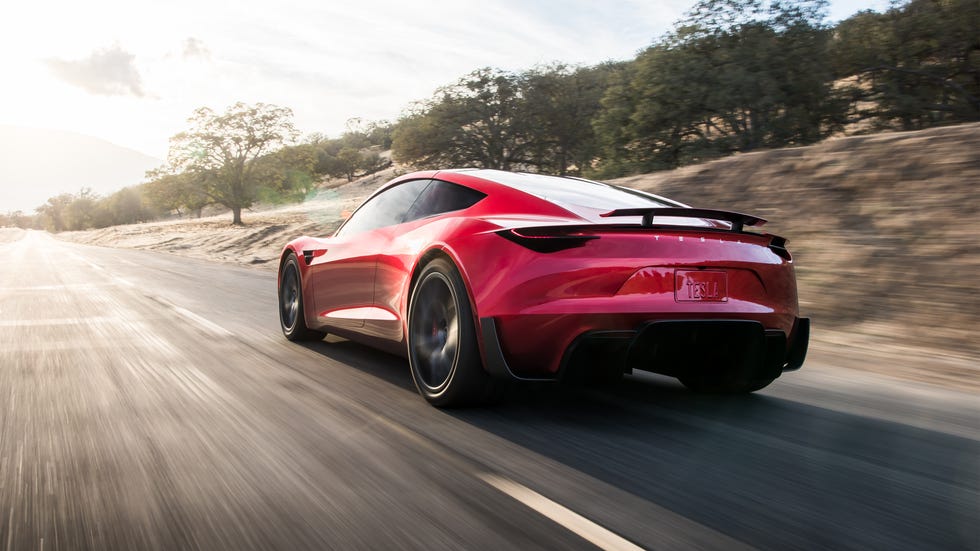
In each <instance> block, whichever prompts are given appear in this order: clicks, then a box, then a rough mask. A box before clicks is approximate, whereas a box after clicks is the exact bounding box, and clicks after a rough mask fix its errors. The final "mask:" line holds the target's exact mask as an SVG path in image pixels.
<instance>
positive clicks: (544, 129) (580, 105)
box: [514, 63, 620, 175]
mask: <svg viewBox="0 0 980 551" xmlns="http://www.w3.org/2000/svg"><path fill="white" fill-rule="evenodd" d="M619 67H620V65H618V64H612V63H607V64H602V65H597V66H594V67H581V68H571V67H568V66H566V65H563V64H554V65H551V66H546V67H539V68H536V69H532V70H530V71H526V72H524V73H522V74H521V85H522V87H523V92H522V96H523V100H522V109H523V111H524V114H523V115H521V116H520V118H519V121H514V123H515V124H521V125H523V126H524V127H525V130H524V132H525V133H526V135H527V139H528V155H527V162H528V163H530V164H533V165H535V166H536V167H538V168H539V169H541V170H544V171H547V172H554V173H558V174H561V175H564V174H566V173H567V172H569V171H571V172H574V173H580V172H581V171H582V169H583V168H587V167H588V166H589V165H590V164H591V162H592V160H593V158H594V157H595V155H596V153H597V143H596V136H595V130H594V129H593V127H592V120H593V119H594V118H595V117H596V115H597V114H598V112H599V109H600V104H599V101H600V99H601V98H602V95H603V93H604V92H605V90H606V86H607V85H608V80H609V77H610V75H611V74H612V73H613V72H615V71H617V70H618V69H619Z"/></svg>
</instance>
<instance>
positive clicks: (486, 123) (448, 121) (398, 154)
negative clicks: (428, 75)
mask: <svg viewBox="0 0 980 551" xmlns="http://www.w3.org/2000/svg"><path fill="white" fill-rule="evenodd" d="M521 101H522V91H521V84H520V79H519V77H518V76H517V75H514V74H511V73H507V72H504V71H500V70H498V69H491V68H483V69H479V70H476V71H473V72H472V73H470V74H469V75H466V76H465V77H463V78H461V79H460V80H459V81H458V82H456V83H455V84H453V85H451V86H446V87H444V88H441V89H439V90H438V91H437V93H436V96H435V97H434V98H433V99H431V100H430V101H428V102H425V103H422V104H419V105H417V106H416V109H415V110H413V111H412V112H410V113H408V114H406V115H405V116H404V117H402V119H401V120H400V121H399V122H398V125H397V126H396V128H395V130H394V132H393V134H392V146H391V147H392V155H393V156H394V157H395V158H396V159H397V160H400V161H403V162H406V163H410V164H412V165H415V166H418V167H422V168H436V167H445V166H478V167H481V168H495V169H501V170H508V169H510V168H511V167H512V166H514V165H523V164H526V162H527V157H526V156H525V154H526V149H527V143H528V140H527V132H526V130H527V126H526V125H525V124H524V123H525V122H526V121H523V120H521V118H520V114H521V113H522V111H521Z"/></svg>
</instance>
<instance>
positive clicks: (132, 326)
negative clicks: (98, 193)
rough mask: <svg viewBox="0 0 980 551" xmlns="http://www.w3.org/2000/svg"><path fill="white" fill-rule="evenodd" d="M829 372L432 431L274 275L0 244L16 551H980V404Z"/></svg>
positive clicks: (821, 364) (404, 396)
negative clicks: (301, 329)
mask: <svg viewBox="0 0 980 551" xmlns="http://www.w3.org/2000/svg"><path fill="white" fill-rule="evenodd" d="M978 402H980V401H978V400H977V399H976V396H972V395H968V394H965V393H957V392H955V391H946V390H941V389H930V388H927V387H925V386H921V385H919V386H916V385H910V384H905V383H901V382H897V381H896V380H892V379H886V378H883V377H877V376H871V375H864V374H859V373H857V372H854V371H849V370H843V369H839V368H836V367H835V366H834V365H829V364H828V363H827V362H826V361H823V360H821V358H820V357H814V358H811V360H810V362H809V363H808V364H807V365H806V366H805V367H804V369H803V370H802V371H800V372H799V373H796V374H793V375H788V376H786V377H784V378H783V379H780V380H779V381H777V382H776V383H775V384H773V385H772V386H771V387H769V388H768V389H766V390H764V391H762V392H760V393H758V394H756V395H753V396H748V397H734V398H725V397H705V396H697V395H693V394H689V393H687V392H685V391H684V390H683V389H682V388H681V387H680V386H679V385H678V384H676V383H675V382H673V381H672V380H668V379H665V378H659V377H656V376H647V375H643V376H633V377H628V378H627V379H626V380H625V381H623V382H622V383H621V384H618V385H616V386H614V387H611V388H607V389H601V390H597V389H585V388H578V389H576V388H561V387H559V388H556V387H552V386H545V387H537V388H521V389H518V390H516V391H514V392H512V393H511V395H510V396H509V397H508V398H507V399H506V400H505V401H504V402H503V403H502V404H500V405H498V406H496V407H493V408H487V409H476V410H465V411H440V410H437V409H434V408H432V407H430V406H428V405H427V404H426V403H425V402H424V401H423V400H422V399H421V398H420V397H419V396H418V395H417V394H416V392H415V390H414V388H413V387H412V384H411V380H410V377H409V374H408V367H407V364H406V363H405V361H403V360H401V359H399V358H396V357H393V356H388V355H385V354H382V353H379V352H375V351H373V350H371V349H368V348H365V347H362V346H360V345H356V344H353V343H350V342H346V341H340V342H323V343H316V344H314V345H310V346H299V345H296V344H292V343H288V342H287V341H286V340H285V339H283V338H282V336H281V334H280V333H279V330H278V321H277V319H276V298H275V275H274V274H273V273H271V272H270V271H268V270H259V269H247V268H238V267H232V266H228V265H220V264H211V263H208V262H203V261H195V260H189V259H186V258H181V257H178V256H173V255H166V254H160V253H152V252H146V251H133V250H115V249H106V248H96V247H87V246H82V245H76V244H70V243H65V242H60V241H57V240H55V239H53V238H51V237H50V236H48V235H47V234H42V233H31V234H28V236H27V237H26V238H24V239H22V240H20V241H17V242H14V243H10V244H6V245H0V550H20V549H45V550H48V549H197V548H200V549H328V548H334V549H396V548H406V549H408V548H411V549H467V548H478V549H539V548H543V549H594V548H596V547H603V548H609V549H628V548H631V546H632V545H637V546H640V547H644V548H652V549H673V548H699V549H726V550H727V549H737V548H740V547H756V548H762V549H813V548H855V549H856V548H862V549H867V548H875V549H940V548H941V549H956V548H962V549H980V527H978V525H980V403H978Z"/></svg>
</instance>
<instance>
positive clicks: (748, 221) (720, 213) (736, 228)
mask: <svg viewBox="0 0 980 551" xmlns="http://www.w3.org/2000/svg"><path fill="white" fill-rule="evenodd" d="M599 216H601V217H603V218H610V217H618V216H642V217H643V226H644V227H650V226H653V219H654V218H655V217H657V216H661V217H662V216H670V217H674V218H701V219H707V220H721V221H723V222H728V223H730V224H731V225H732V231H733V232H741V231H742V228H743V227H745V226H761V225H763V224H765V223H766V220H765V218H759V217H758V216H752V215H750V214H742V213H740V212H731V211H727V210H714V209H695V208H687V207H651V208H637V209H616V210H611V211H609V212H604V213H602V214H600V215H599Z"/></svg>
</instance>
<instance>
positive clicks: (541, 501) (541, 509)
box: [479, 474, 643, 551]
mask: <svg viewBox="0 0 980 551" xmlns="http://www.w3.org/2000/svg"><path fill="white" fill-rule="evenodd" d="M479 477H480V478H481V479H483V481H484V482H486V483H487V484H489V485H491V486H493V487H494V488H496V489H498V490H500V491H501V492H503V493H505V494H507V495H509V496H510V497H512V498H514V499H516V500H517V501H520V502H521V503H523V504H524V505H527V506H528V507H530V508H531V509H534V510H535V511H537V512H538V513H540V514H542V515H544V516H546V517H548V518H549V519H551V520H553V521H554V522H556V523H558V524H560V525H561V526H563V527H565V528H566V529H568V530H569V531H571V532H573V533H575V534H576V535H578V536H579V537H581V538H582V539H584V540H586V541H588V542H589V543H591V544H592V545H595V546H596V547H598V548H600V549H607V550H627V549H628V550H630V551H634V550H637V549H639V550H642V549H643V548H642V547H640V546H638V545H636V544H634V543H632V542H630V541H628V540H626V539H625V538H623V537H621V536H619V535H618V534H615V533H613V532H611V531H609V530H607V529H605V528H603V527H602V526H599V525H598V524H596V523H594V522H592V521H591V520H589V519H587V518H585V517H583V516H582V515H580V514H578V513H576V512H575V511H572V510H571V509H569V508H567V507H565V506H563V505H559V504H558V503H555V502H554V501H551V500H550V499H548V498H546V497H544V496H543V495H541V494H539V493H537V492H535V491H534V490H531V489H530V488H527V487H525V486H521V485H520V484H518V483H516V482H514V481H512V480H508V479H506V478H503V477H500V476H496V475H492V474H481V475H479Z"/></svg>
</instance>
